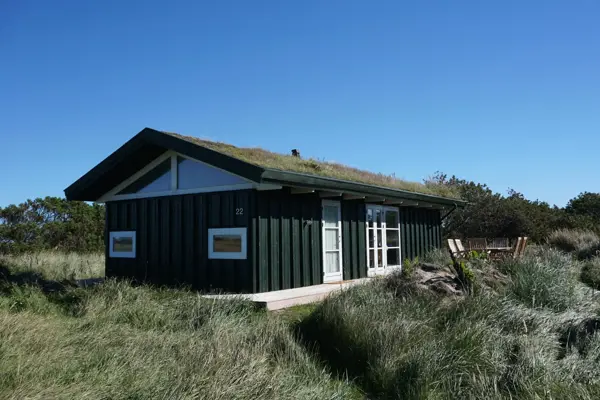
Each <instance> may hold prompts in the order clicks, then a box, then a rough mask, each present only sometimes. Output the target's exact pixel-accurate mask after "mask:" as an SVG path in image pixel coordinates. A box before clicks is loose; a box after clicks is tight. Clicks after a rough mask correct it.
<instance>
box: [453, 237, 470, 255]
mask: <svg viewBox="0 0 600 400" xmlns="http://www.w3.org/2000/svg"><path fill="white" fill-rule="evenodd" d="M454 242H455V243H456V247H457V248H458V251H459V252H461V253H463V254H466V253H468V251H467V250H466V249H465V246H463V244H462V240H460V239H454Z"/></svg>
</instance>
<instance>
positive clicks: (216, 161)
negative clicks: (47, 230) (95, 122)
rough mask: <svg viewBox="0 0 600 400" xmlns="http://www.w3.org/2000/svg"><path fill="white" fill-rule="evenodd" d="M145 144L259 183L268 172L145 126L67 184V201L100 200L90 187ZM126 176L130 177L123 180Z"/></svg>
mask: <svg viewBox="0 0 600 400" xmlns="http://www.w3.org/2000/svg"><path fill="white" fill-rule="evenodd" d="M144 144H151V145H154V146H156V147H160V148H164V149H165V151H166V150H173V151H175V152H177V153H181V154H183V155H186V156H188V157H192V158H195V159H197V160H200V161H202V162H205V163H207V164H210V165H213V166H216V167H218V168H221V169H224V170H226V171H229V172H232V173H234V174H236V175H239V176H241V177H243V178H245V179H247V180H249V181H252V182H256V183H260V179H261V175H262V174H263V172H264V169H263V168H261V167H258V166H256V165H254V164H250V163H247V162H245V161H242V160H239V159H237V158H235V157H231V156H229V155H226V154H223V153H220V152H218V151H215V150H211V149H208V148H206V147H203V146H200V145H198V144H195V143H193V142H190V141H188V140H185V139H182V138H180V137H177V136H173V135H170V134H169V133H166V132H161V131H157V130H155V129H151V128H144V129H143V130H142V131H140V132H139V133H138V134H137V135H135V136H134V137H133V138H131V139H130V140H128V141H127V142H126V143H125V144H124V145H122V146H121V147H119V148H118V149H117V150H115V151H114V152H113V153H112V154H111V155H109V156H108V157H107V158H105V159H104V160H103V161H102V162H100V163H99V164H98V165H96V166H95V167H94V168H92V169H91V170H90V171H88V172H87V173H86V174H85V175H83V176H82V177H80V178H79V179H78V180H77V181H75V182H74V183H73V184H71V185H70V186H69V187H67V188H66V189H65V190H64V192H65V197H66V198H67V200H84V201H97V200H98V198H99V197H97V196H91V195H90V193H89V188H90V187H91V186H93V185H94V183H95V182H97V181H98V180H99V179H102V177H103V175H104V174H105V173H106V172H107V171H109V170H110V169H111V168H115V166H117V165H118V164H119V163H120V162H123V160H126V159H127V157H129V156H131V155H132V154H134V153H135V152H136V151H138V150H140V149H141V148H142V146H143V145H144ZM125 178H126V177H124V178H123V179H125Z"/></svg>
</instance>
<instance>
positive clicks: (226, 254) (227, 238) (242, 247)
mask: <svg viewBox="0 0 600 400" xmlns="http://www.w3.org/2000/svg"><path fill="white" fill-rule="evenodd" d="M246 232H247V229H246V228H210V229H209V230H208V258H210V259H226V260H245V259H246V253H247V241H246Z"/></svg>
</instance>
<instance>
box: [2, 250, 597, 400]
mask: <svg viewBox="0 0 600 400" xmlns="http://www.w3.org/2000/svg"><path fill="white" fill-rule="evenodd" d="M79 257H80V258H81V259H82V260H83V259H84V258H85V257H84V256H79ZM91 257H94V256H91ZM72 259H73V260H77V258H76V257H73V258H72ZM425 259H426V260H428V261H430V262H431V261H434V262H435V261H436V260H438V261H439V262H442V263H445V262H446V261H447V256H446V255H445V254H443V253H438V254H432V255H429V256H427V257H425ZM24 260H25V261H26V260H27V258H22V259H14V258H13V259H6V258H5V259H4V260H3V265H4V266H5V268H6V269H8V271H9V272H10V273H11V274H12V275H10V274H9V275H6V274H5V275H4V279H2V278H0V398H3V399H4V398H6V399H22V398H30V399H48V398H52V399H72V398H90V399H108V398H130V399H145V398H187V399H360V398H372V399H376V398H377V399H597V398H600V361H599V360H600V334H599V333H596V331H597V330H598V329H599V328H600V318H599V317H598V313H599V311H600V309H599V307H598V305H597V301H596V300H595V299H594V298H593V297H592V296H590V294H589V290H590V289H589V288H586V287H585V286H584V285H583V284H582V283H581V282H579V278H580V275H581V274H582V271H583V269H582V268H584V267H585V265H587V264H585V263H583V262H581V261H577V260H575V259H574V258H573V257H570V256H569V255H567V254H565V253H563V252H560V251H557V250H552V249H548V248H544V247H538V248H535V249H530V251H529V252H528V253H527V255H526V256H525V257H524V258H522V259H520V260H516V261H515V260H508V261H507V262H505V263H501V264H497V265H494V264H491V262H489V261H486V262H487V263H489V265H488V266H487V267H486V268H489V269H490V270H495V269H500V270H501V271H503V272H504V273H505V274H506V275H507V276H508V278H506V279H507V282H506V283H505V284H503V285H499V286H498V288H497V290H494V291H485V290H475V291H473V293H474V294H473V295H472V296H467V297H465V298H463V299H458V300H457V299H456V298H449V297H442V296H441V295H438V294H435V293H433V292H430V291H428V290H425V289H423V288H422V287H421V286H419V285H417V284H416V282H414V281H413V280H410V279H405V278H403V277H402V276H401V275H400V274H396V275H393V276H390V277H387V278H384V279H376V280H374V281H373V282H371V283H368V284H365V285H359V286H355V287H352V288H350V289H347V290H344V291H342V292H340V293H339V294H336V295H333V296H330V297H329V298H328V299H326V300H325V301H324V302H322V303H320V304H318V305H315V306H311V307H304V308H302V310H300V311H302V312H297V313H287V314H286V313H284V314H277V313H268V312H265V311H260V310H256V309H255V308H254V306H253V305H251V304H250V303H248V302H246V301H244V300H241V299H234V300H232V301H214V300H209V299H206V298H203V297H202V296H200V295H199V294H197V293H194V292H191V291H187V290H176V289H166V288H155V287H150V286H144V285H142V286H132V285H130V284H129V283H128V282H126V281H116V280H108V281H106V282H105V283H104V284H101V285H97V286H93V287H90V288H80V287H77V286H74V285H70V284H69V283H68V282H67V281H65V282H63V283H60V284H58V283H56V282H54V283H55V284H49V282H48V280H50V279H51V278H52V279H56V280H59V281H62V280H64V279H66V278H68V277H69V276H72V275H75V276H86V274H88V275H87V276H91V275H90V272H86V271H87V270H84V271H79V272H78V271H76V267H73V269H69V268H64V267H58V268H57V267H53V266H52V265H75V266H76V265H78V263H79V265H83V266H85V265H86V263H85V262H84V263H81V260H80V261H79V262H77V261H76V262H74V263H69V262H66V261H57V262H48V263H47V264H46V263H44V262H43V260H40V261H39V262H37V263H30V264H28V265H18V263H20V262H23V261H24ZM593 262H596V261H593ZM7 265H8V266H7ZM45 265H49V266H50V267H49V268H47V269H44V266H45ZM481 270H482V273H485V271H484V269H481ZM20 274H24V275H25V276H28V274H33V275H35V276H39V277H42V278H41V279H38V280H35V279H34V280H22V279H15V277H19V276H20ZM476 279H479V276H477V277H476ZM475 284H477V282H475Z"/></svg>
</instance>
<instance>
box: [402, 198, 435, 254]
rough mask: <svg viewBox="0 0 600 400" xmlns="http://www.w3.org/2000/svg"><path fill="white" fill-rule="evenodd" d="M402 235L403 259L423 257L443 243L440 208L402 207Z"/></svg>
mask: <svg viewBox="0 0 600 400" xmlns="http://www.w3.org/2000/svg"><path fill="white" fill-rule="evenodd" d="M400 235H401V236H402V248H401V251H402V259H407V258H408V259H411V260H412V259H414V258H415V257H422V256H423V255H425V254H426V253H427V252H429V251H431V250H432V249H435V248H439V247H441V245H442V232H441V216H440V211H439V210H433V209H426V208H412V207H401V208H400Z"/></svg>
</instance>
